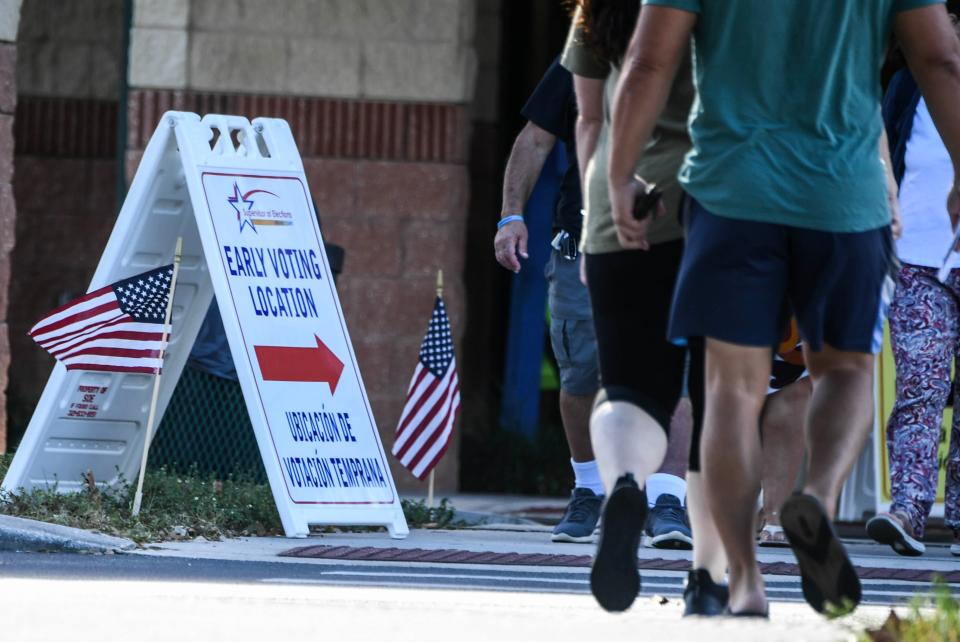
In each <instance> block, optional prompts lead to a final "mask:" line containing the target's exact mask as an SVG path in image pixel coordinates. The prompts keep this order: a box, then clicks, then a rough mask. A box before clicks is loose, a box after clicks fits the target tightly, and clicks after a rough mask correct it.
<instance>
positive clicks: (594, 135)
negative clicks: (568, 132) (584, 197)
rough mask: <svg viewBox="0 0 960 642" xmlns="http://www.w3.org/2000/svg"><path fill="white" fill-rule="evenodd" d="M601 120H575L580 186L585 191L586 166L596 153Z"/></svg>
mask: <svg viewBox="0 0 960 642" xmlns="http://www.w3.org/2000/svg"><path fill="white" fill-rule="evenodd" d="M602 127H603V121H601V120H587V119H585V118H582V117H581V118H577V163H578V164H579V165H580V185H581V186H582V187H583V189H584V191H586V189H587V180H586V178H587V165H589V164H590V159H592V158H593V154H594V152H596V151H597V139H598V138H600V129H601V128H602Z"/></svg>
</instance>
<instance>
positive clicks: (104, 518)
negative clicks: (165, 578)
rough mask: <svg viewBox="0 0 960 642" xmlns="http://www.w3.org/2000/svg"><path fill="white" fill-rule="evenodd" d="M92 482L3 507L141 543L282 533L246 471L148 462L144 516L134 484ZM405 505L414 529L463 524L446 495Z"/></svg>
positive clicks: (269, 501) (5, 501) (0, 469)
mask: <svg viewBox="0 0 960 642" xmlns="http://www.w3.org/2000/svg"><path fill="white" fill-rule="evenodd" d="M11 459H12V456H11V455H4V456H2V457H0V478H2V477H3V476H4V475H5V474H6V472H7V468H8V466H9V465H10V460H11ZM85 482H86V483H85V484H84V488H83V490H81V491H80V492H76V493H65V494H64V493H58V492H57V491H56V489H55V488H53V489H36V490H32V491H29V492H23V493H18V494H10V493H2V494H0V514H4V515H12V516H14V517H25V518H27V519H36V520H39V521H43V522H49V523H52V524H61V525H63V526H72V527H75V528H84V529H88V530H94V531H99V532H101V533H106V534H108V535H116V536H118V537H126V538H128V539H131V540H133V541H134V542H137V543H138V544H144V543H147V542H160V541H170V540H186V539H193V538H195V537H200V536H202V537H205V538H206V539H210V540H219V539H221V538H224V537H241V536H269V535H282V534H283V528H282V526H281V524H280V516H279V514H278V513H277V509H276V506H275V505H274V502H273V494H272V493H271V492H270V487H269V486H268V485H267V484H260V483H256V482H254V481H250V480H248V479H245V478H243V477H236V478H234V477H231V478H228V479H226V480H222V481H221V480H218V479H216V478H215V477H214V476H213V475H208V476H203V475H200V474H198V473H196V472H193V473H191V474H179V473H175V472H172V471H169V470H167V469H166V468H159V469H148V470H147V474H146V477H145V479H144V483H143V504H142V505H141V509H140V515H139V516H138V517H132V516H131V515H130V508H131V506H133V496H134V493H135V491H136V486H135V484H130V483H123V484H121V485H120V487H118V488H116V489H103V488H100V487H98V486H97V485H96V483H95V480H92V479H88V480H85ZM403 509H404V514H405V515H406V517H407V523H408V525H409V526H410V527H411V528H450V527H453V526H455V525H456V524H454V521H453V516H454V510H453V507H452V506H451V505H450V502H449V500H447V499H443V500H441V502H440V505H439V506H438V507H433V508H429V507H427V506H426V503H425V502H423V501H422V500H421V501H417V502H414V501H408V500H403ZM335 530H337V529H336V528H335V527H331V528H327V529H325V531H327V532H333V531H335ZM344 530H352V529H344Z"/></svg>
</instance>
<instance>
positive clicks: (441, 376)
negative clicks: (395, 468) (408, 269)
mask: <svg viewBox="0 0 960 642" xmlns="http://www.w3.org/2000/svg"><path fill="white" fill-rule="evenodd" d="M459 410H460V382H459V379H458V378H457V362H456V358H455V356H454V354H453V335H452V333H451V332H450V319H449V318H447V310H446V308H445V307H444V305H443V298H442V297H441V296H440V294H439V293H438V294H437V300H436V303H434V306H433V315H432V316H431V317H430V324H429V326H428V327H427V335H426V336H425V337H424V338H423V343H422V344H421V345H420V359H419V360H418V361H417V368H416V370H415V371H414V373H413V379H412V380H411V381H410V387H409V388H408V389H407V402H406V405H404V407H403V413H402V414H401V416H400V423H399V425H398V426H397V434H396V439H395V441H394V442H393V450H392V452H393V454H394V456H395V457H396V458H397V459H399V460H400V463H401V464H403V465H404V467H406V468H407V469H408V470H409V471H410V472H411V473H413V475H414V476H415V477H416V478H417V479H421V480H422V479H424V478H425V477H426V476H427V474H428V473H430V472H431V471H432V470H433V467H434V466H436V465H437V462H438V461H440V458H441V457H443V454H444V453H445V452H446V451H447V446H449V445H450V437H451V435H452V433H453V424H454V423H455V422H456V420H457V414H458V412H459Z"/></svg>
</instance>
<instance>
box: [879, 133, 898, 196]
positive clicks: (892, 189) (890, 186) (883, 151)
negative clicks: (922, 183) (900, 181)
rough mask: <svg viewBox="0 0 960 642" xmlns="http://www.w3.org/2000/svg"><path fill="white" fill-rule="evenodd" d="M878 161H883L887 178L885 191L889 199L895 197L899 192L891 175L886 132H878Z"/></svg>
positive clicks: (895, 179) (894, 178) (891, 168)
mask: <svg viewBox="0 0 960 642" xmlns="http://www.w3.org/2000/svg"><path fill="white" fill-rule="evenodd" d="M880 160H882V161H883V169H884V174H885V175H886V177H887V191H888V192H889V193H890V195H891V197H896V195H897V193H898V192H899V191H900V188H899V186H898V185H897V178H896V177H895V176H894V175H893V161H892V160H891V159H890V142H889V140H888V139H887V130H886V129H883V130H881V131H880Z"/></svg>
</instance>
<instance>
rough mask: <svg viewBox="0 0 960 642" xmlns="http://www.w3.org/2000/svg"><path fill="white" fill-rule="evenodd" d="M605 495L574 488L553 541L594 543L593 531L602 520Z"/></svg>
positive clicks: (555, 529) (554, 532)
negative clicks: (601, 508)
mask: <svg viewBox="0 0 960 642" xmlns="http://www.w3.org/2000/svg"><path fill="white" fill-rule="evenodd" d="M602 504H603V495H597V494H596V493H594V492H593V491H592V490H590V489H589V488H574V489H573V492H572V493H570V503H569V504H567V511H566V512H565V513H564V514H563V519H561V520H560V523H559V524H557V527H556V528H554V529H553V536H552V537H551V539H552V540H553V541H555V542H577V543H581V544H582V543H588V542H592V541H593V531H594V529H595V528H596V527H597V520H599V519H600V506H601V505H602Z"/></svg>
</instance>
